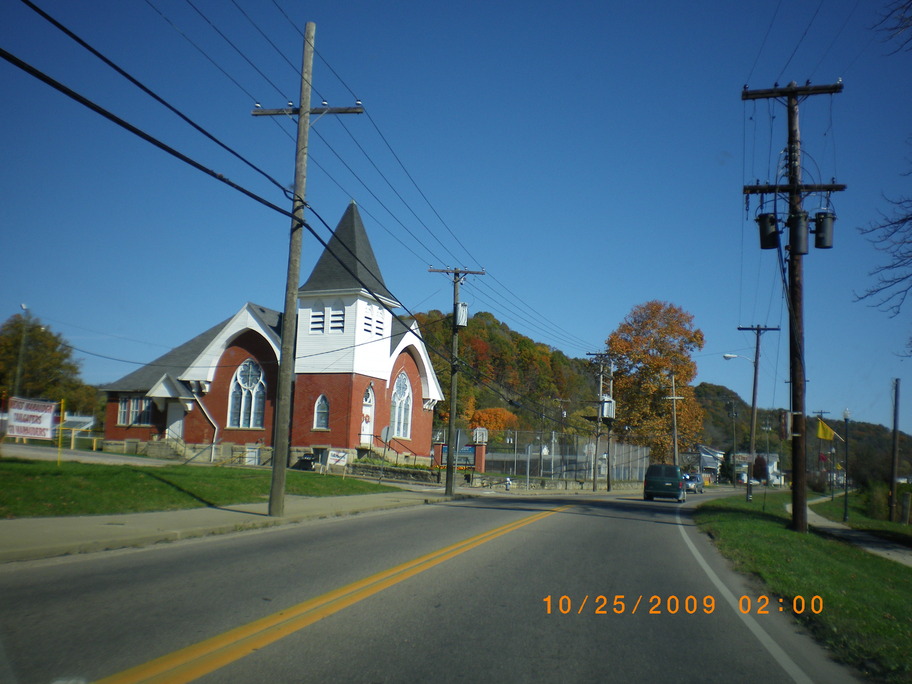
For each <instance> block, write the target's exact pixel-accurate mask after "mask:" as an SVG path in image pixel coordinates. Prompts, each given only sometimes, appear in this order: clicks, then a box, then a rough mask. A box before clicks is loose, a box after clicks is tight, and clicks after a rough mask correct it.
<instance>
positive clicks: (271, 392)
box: [102, 202, 443, 458]
mask: <svg viewBox="0 0 912 684" xmlns="http://www.w3.org/2000/svg"><path fill="white" fill-rule="evenodd" d="M400 306H401V305H400V304H399V302H397V301H396V299H395V298H394V297H393V296H392V294H391V293H390V292H389V290H388V289H387V287H386V285H385V283H384V281H383V277H382V275H381V273H380V269H379V266H378V264H377V260H376V257H375V256H374V252H373V249H372V248H371V245H370V242H369V240H368V238H367V233H366V231H365V229H364V225H363V223H362V221H361V216H360V215H359V212H358V209H357V207H356V205H355V204H354V202H352V203H351V204H350V205H349V207H348V209H347V210H346V211H345V214H344V215H343V216H342V219H341V220H340V222H339V225H338V226H337V227H336V230H335V232H334V233H333V236H332V238H331V239H330V241H329V243H328V246H327V249H326V250H325V252H324V253H323V254H322V256H321V257H320V259H319V260H318V261H317V264H316V266H315V267H314V270H313V272H312V273H311V275H310V278H308V280H307V281H306V282H305V283H304V285H302V286H301V288H300V289H299V290H298V313H297V336H296V341H295V347H294V348H295V355H294V358H295V363H294V374H295V376H294V377H295V382H294V404H293V414H292V426H291V445H292V447H293V448H297V449H296V451H297V453H298V455H301V454H303V453H310V454H315V455H316V456H317V457H318V458H320V457H325V454H326V452H328V451H330V450H336V451H345V452H347V453H348V454H349V455H354V453H355V452H357V451H358V450H362V451H363V450H369V449H372V448H377V449H380V448H382V447H383V446H384V445H383V444H382V443H381V441H380V434H381V431H383V429H384V428H386V427H389V428H390V429H389V433H388V436H389V450H390V452H391V453H392V452H397V453H405V454H414V455H418V456H429V455H430V454H431V426H432V422H433V409H434V405H435V404H436V403H437V402H438V401H440V400H441V399H442V398H443V393H442V392H441V389H440V384H439V382H438V381H437V377H436V375H435V374H434V369H433V367H432V365H431V361H430V358H429V356H428V352H427V349H426V348H425V345H424V341H423V340H422V337H421V333H420V331H419V330H418V327H417V324H416V323H415V322H414V321H406V322H405V323H403V322H402V321H401V320H400V319H398V318H394V317H393V316H392V314H391V313H390V312H389V311H388V310H387V308H389V309H396V308H398V307H400ZM281 323H282V314H281V313H280V312H278V311H273V310H271V309H267V308H264V307H262V306H258V305H256V304H251V303H247V304H245V305H244V306H243V307H241V309H240V310H239V311H238V312H237V313H236V314H234V316H232V317H231V318H229V319H227V320H225V321H223V322H222V323H219V324H218V325H216V326H214V327H213V328H210V329H209V330H207V331H205V332H203V333H201V334H199V335H198V336H197V337H194V338H193V339H192V340H189V341H188V342H185V343H184V344H182V345H181V346H179V347H176V348H175V349H173V350H172V351H170V352H168V353H167V354H165V355H164V356H162V357H160V358H158V359H156V360H155V361H152V362H151V363H149V364H147V365H146V366H143V367H142V368H140V369H138V370H136V371H134V372H133V373H130V374H129V375H127V376H125V377H123V378H121V379H120V380H117V381H116V382H112V383H111V384H109V385H106V386H104V387H103V388H102V389H103V390H104V391H105V392H106V394H107V407H106V417H105V418H106V419H105V438H106V439H107V440H131V439H132V440H139V441H140V442H166V443H167V442H169V441H170V442H171V443H173V444H181V445H185V444H192V445H215V446H217V445H223V444H238V445H245V444H247V445H251V444H252V445H262V446H263V447H271V445H272V441H273V416H274V412H275V398H276V385H277V379H278V358H279V350H280V348H281V329H282V324H281ZM184 448H185V449H186V447H184Z"/></svg>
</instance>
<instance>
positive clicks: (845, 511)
mask: <svg viewBox="0 0 912 684" xmlns="http://www.w3.org/2000/svg"><path fill="white" fill-rule="evenodd" d="M850 415H851V413H850V412H849V409H846V410H845V411H843V412H842V418H843V420H845V440H844V441H845V462H844V463H843V465H842V471H843V472H842V494H843V496H842V522H848V521H849V416H850Z"/></svg>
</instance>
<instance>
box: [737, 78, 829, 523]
mask: <svg viewBox="0 0 912 684" xmlns="http://www.w3.org/2000/svg"><path fill="white" fill-rule="evenodd" d="M840 92H842V82H841V81H840V82H838V83H835V84H833V85H824V86H812V85H810V84H806V85H804V86H799V85H797V84H796V83H795V82H794V81H792V82H791V83H789V84H788V85H787V86H786V87H785V88H780V87H775V88H769V89H765V90H748V89H747V86H745V87H744V90H743V91H742V92H741V99H742V100H760V99H779V100H781V99H783V98H784V100H785V104H786V109H787V111H788V183H786V184H784V185H780V184H771V185H770V184H767V185H759V184H758V185H745V186H744V194H745V195H752V194H753V195H761V196H762V195H764V194H774V195H778V194H786V195H787V196H788V219H787V221H786V225H787V226H788V229H789V245H788V252H789V260H788V264H789V266H788V276H789V282H788V286H789V298H788V302H789V331H790V334H789V367H790V376H791V390H792V397H791V400H792V401H791V404H792V406H791V410H792V529H793V530H795V531H796V532H807V464H806V463H805V457H804V454H805V447H806V438H807V435H806V425H805V423H806V421H805V416H804V408H805V407H804V403H805V381H806V377H805V365H804V282H803V273H802V257H803V255H804V254H806V253H807V251H808V249H807V233H808V225H807V224H808V216H807V213H805V212H804V210H803V207H802V201H803V196H804V195H805V194H808V193H813V192H825V193H827V194H828V195H829V193H831V192H839V191H842V190H845V187H846V186H845V185H837V184H835V183H834V184H822V185H806V184H802V182H801V135H800V131H799V127H798V101H799V99H805V98H807V97H810V96H811V95H824V94H834V93H840ZM762 203H763V198H762V197H761V206H762ZM834 218H835V216H834V215H833V214H831V213H824V212H821V213H818V214H817V215H816V218H815V221H816V225H817V230H816V239H815V245H816V246H817V247H818V248H824V249H825V248H829V247H832V229H833V220H834ZM757 220H758V225H759V226H760V230H761V241H760V246H761V248H762V249H778V248H779V233H778V228H777V224H778V219H777V218H776V216H775V215H774V214H761V215H760V216H758V217H757Z"/></svg>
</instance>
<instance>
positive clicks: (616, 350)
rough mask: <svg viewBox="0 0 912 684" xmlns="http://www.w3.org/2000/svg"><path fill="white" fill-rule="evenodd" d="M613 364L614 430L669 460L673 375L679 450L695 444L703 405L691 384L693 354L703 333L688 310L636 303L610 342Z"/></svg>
mask: <svg viewBox="0 0 912 684" xmlns="http://www.w3.org/2000/svg"><path fill="white" fill-rule="evenodd" d="M605 346H606V353H607V356H608V360H609V361H610V362H611V363H612V364H613V365H614V397H615V399H616V400H617V416H616V421H615V426H614V427H615V429H616V430H618V429H620V430H625V431H629V432H628V435H629V437H628V440H629V441H631V442H633V443H637V444H643V445H645V446H648V447H650V448H651V451H652V459H653V461H657V462H668V463H670V462H671V461H672V458H673V454H674V444H673V411H672V405H671V400H670V399H668V397H670V396H672V377H674V382H675V392H676V396H679V397H682V398H683V400H681V401H678V402H677V408H676V412H677V427H678V445H679V449H688V448H690V447H691V446H692V445H694V444H696V443H697V442H698V441H699V440H700V438H701V435H702V432H703V429H702V428H703V409H702V408H701V406H700V404H699V403H698V402H697V399H696V397H695V396H694V389H693V387H691V386H690V383H691V382H693V380H694V378H695V377H696V375H697V365H696V363H695V362H694V361H693V359H692V358H691V354H692V353H693V352H694V351H696V350H700V349H702V348H703V332H702V331H700V330H699V329H697V328H695V327H694V325H693V316H692V315H691V314H689V313H687V312H686V311H684V310H683V309H681V308H679V307H677V306H675V305H673V304H669V303H667V302H661V301H657V300H653V301H650V302H646V303H645V304H640V305H638V306H635V307H634V308H633V309H632V310H631V312H630V313H629V314H628V315H627V317H626V318H625V319H624V320H623V322H622V323H621V325H620V326H618V328H617V330H615V331H614V332H613V333H611V335H610V336H609V337H608V339H607V340H606V342H605Z"/></svg>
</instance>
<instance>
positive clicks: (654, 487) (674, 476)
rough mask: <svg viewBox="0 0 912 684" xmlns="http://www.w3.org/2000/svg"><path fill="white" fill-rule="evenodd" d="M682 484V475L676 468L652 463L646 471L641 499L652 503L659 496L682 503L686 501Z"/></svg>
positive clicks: (685, 492)
mask: <svg viewBox="0 0 912 684" xmlns="http://www.w3.org/2000/svg"><path fill="white" fill-rule="evenodd" d="M684 482H685V480H684V473H683V472H682V471H681V469H680V468H679V467H678V466H673V465H667V464H664V463H653V464H652V465H651V466H649V467H648V468H647V469H646V477H645V479H644V480H643V499H644V500H646V501H652V500H653V498H655V497H657V496H659V497H665V498H669V499H676V500H677V502H678V503H684V501H685V500H686V499H687V488H686V487H685V485H684Z"/></svg>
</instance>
